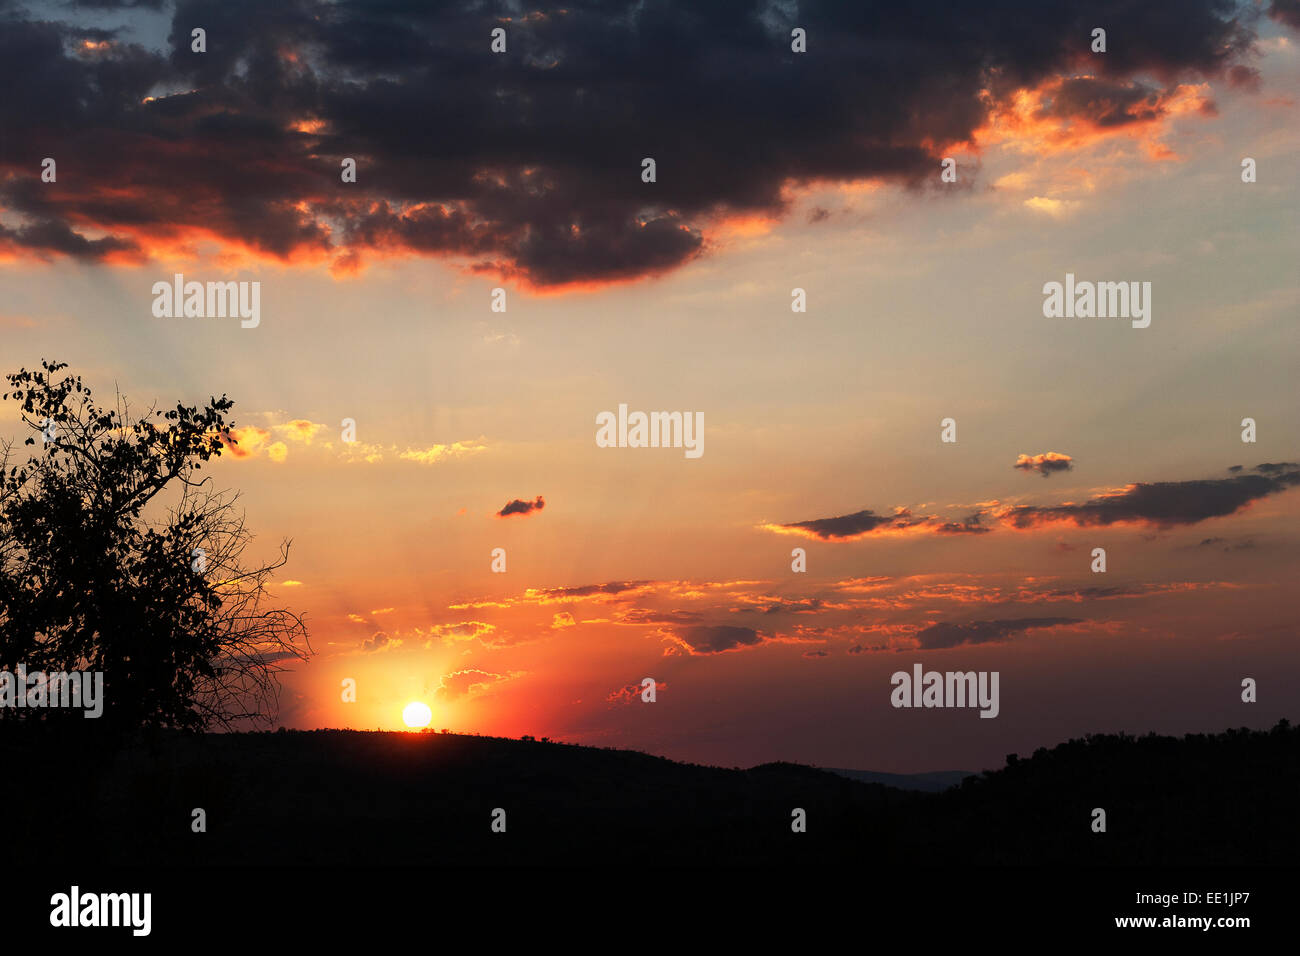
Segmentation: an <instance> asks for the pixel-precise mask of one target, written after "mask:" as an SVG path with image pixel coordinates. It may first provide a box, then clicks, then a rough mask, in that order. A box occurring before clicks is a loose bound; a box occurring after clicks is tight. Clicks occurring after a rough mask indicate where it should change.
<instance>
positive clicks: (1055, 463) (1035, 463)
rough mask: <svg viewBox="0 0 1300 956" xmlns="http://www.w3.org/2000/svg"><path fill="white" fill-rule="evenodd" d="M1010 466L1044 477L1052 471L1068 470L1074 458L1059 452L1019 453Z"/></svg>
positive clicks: (1072, 465)
mask: <svg viewBox="0 0 1300 956" xmlns="http://www.w3.org/2000/svg"><path fill="white" fill-rule="evenodd" d="M1012 467H1013V468H1018V469H1020V470H1021V471H1036V472H1038V473H1039V474H1040V475H1042V476H1043V477H1044V478H1046V477H1048V476H1049V475H1051V474H1052V473H1053V472H1057V471H1070V470H1071V469H1072V468H1073V467H1074V459H1073V458H1071V457H1070V456H1069V455H1062V454H1061V453H1060V452H1055V451H1048V452H1043V454H1041V455H1020V456H1019V457H1017V458H1016V463H1015V464H1014V465H1012Z"/></svg>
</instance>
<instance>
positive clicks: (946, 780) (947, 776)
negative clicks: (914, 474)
mask: <svg viewBox="0 0 1300 956" xmlns="http://www.w3.org/2000/svg"><path fill="white" fill-rule="evenodd" d="M821 769H822V770H825V771H826V772H827V773H838V774H839V775H840V776H841V777H848V778H849V779H850V780H861V781H862V782H863V783H880V784H884V785H885V786H886V787H897V788H898V789H899V790H922V791H924V792H926V793H939V792H940V791H942V790H947V789H949V788H950V787H955V786H957V785H958V784H960V783H961V782H962V781H963V780H965V779H966V778H967V777H969V776H971V775H972V774H973V773H974V771H972V770H934V771H931V772H930V773H879V772H877V771H875V770H841V769H838V768H836V767H822V768H821Z"/></svg>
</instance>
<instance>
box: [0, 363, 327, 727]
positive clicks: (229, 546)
mask: <svg viewBox="0 0 1300 956" xmlns="http://www.w3.org/2000/svg"><path fill="white" fill-rule="evenodd" d="M41 366H42V371H34V372H30V371H27V370H26V369H21V370H20V371H18V372H17V373H16V374H12V375H8V376H6V378H7V379H8V381H9V385H10V389H11V390H10V391H9V392H7V393H5V394H4V396H3V399H4V400H6V401H10V400H12V401H14V402H16V403H18V406H19V418H20V420H21V422H22V423H24V424H25V425H27V426H28V427H30V428H31V429H33V431H34V432H35V434H33V435H32V436H31V437H29V438H27V439H26V441H25V443H24V444H25V445H28V446H34V447H35V451H34V453H32V454H30V456H29V457H28V459H27V461H26V462H25V463H21V464H20V463H13V462H11V461H10V459H11V457H12V454H13V452H14V449H13V445H12V443H10V442H6V443H3V444H0V669H5V670H11V671H12V670H14V669H15V667H16V665H18V664H19V663H22V664H24V665H25V666H26V668H27V670H28V671H29V672H32V671H38V670H40V671H46V672H56V671H64V670H90V671H102V672H103V674H104V698H105V706H104V715H103V717H102V718H101V719H100V723H101V724H107V725H109V726H111V727H112V728H114V729H129V728H133V727H144V726H166V727H178V728H184V729H201V728H204V727H209V726H212V725H214V724H216V725H226V726H229V725H231V724H234V723H237V722H240V721H245V720H247V721H252V722H254V723H258V722H269V721H270V720H271V719H272V718H273V716H274V710H275V703H276V698H277V694H278V688H279V684H278V681H277V679H276V673H277V672H278V671H280V670H281V669H282V668H281V667H280V665H279V664H278V663H277V662H279V661H283V660H285V659H289V658H300V659H305V657H306V654H307V652H309V651H310V645H309V644H307V641H306V628H305V626H304V623H303V620H302V618H301V617H299V616H298V615H296V614H294V613H292V612H290V611H288V610H284V609H280V608H271V607H267V606H266V604H267V600H268V594H267V591H266V585H267V582H268V580H269V578H270V576H271V574H272V573H273V572H274V571H275V570H276V569H278V568H280V567H281V566H283V565H284V563H285V562H286V561H287V559H288V549H289V542H288V541H285V542H283V543H282V544H281V546H280V557H279V559H278V560H277V561H274V562H273V563H271V564H267V565H263V566H254V567H246V566H245V565H244V564H243V561H242V555H243V552H244V549H245V547H246V545H247V544H248V542H249V541H250V539H251V537H252V536H251V534H250V533H249V531H248V530H247V529H246V527H245V525H244V519H243V515H242V513H240V512H238V511H237V510H236V509H235V507H234V504H235V501H236V499H237V497H238V496H237V495H233V494H230V493H228V492H215V491H213V490H212V489H211V485H210V483H211V479H210V478H204V479H202V480H199V478H198V475H197V473H198V472H199V470H200V469H201V468H202V467H203V464H204V463H206V462H208V461H209V460H210V459H212V458H214V457H216V456H219V455H220V454H221V452H222V449H223V448H224V447H225V446H226V445H228V444H234V439H233V438H232V436H231V433H230V429H231V428H232V427H233V423H232V422H228V421H227V420H226V417H225V415H226V413H227V412H228V411H229V410H230V408H231V407H232V405H233V404H234V403H233V402H232V401H231V400H230V399H228V398H226V397H225V396H224V395H223V396H222V397H221V398H220V399H215V398H214V399H211V400H210V401H209V402H208V404H207V405H206V406H205V407H203V408H201V409H200V408H198V407H191V406H186V405H183V404H177V405H176V407H175V408H174V409H172V410H170V411H166V412H163V411H158V410H155V409H153V408H151V409H149V411H148V412H146V413H145V414H144V415H143V416H142V417H140V418H133V417H132V416H131V413H130V410H129V408H128V406H127V403H126V402H125V400H124V399H123V398H122V397H121V396H120V395H119V397H118V401H117V407H116V408H115V409H111V408H105V407H104V406H101V405H98V404H96V403H95V401H94V399H93V398H92V396H91V392H90V389H89V388H88V387H87V386H85V385H83V384H82V381H81V378H80V377H79V376H78V377H73V376H70V375H69V376H66V377H64V378H62V379H59V380H57V381H56V375H57V373H58V372H60V371H61V370H63V369H65V368H66V367H67V366H66V365H65V364H63V363H53V362H44V361H43V362H42V363H41ZM300 641H301V642H302V644H303V645H305V650H304V649H303V647H300V646H299V642H300ZM61 716H67V715H66V714H60V713H59V712H58V711H56V710H53V709H45V708H42V709H38V710H26V709H11V708H0V719H14V718H19V719H21V718H26V719H46V720H50V719H58V718H59V717H61ZM71 716H72V717H74V718H75V719H78V720H80V719H81V714H80V712H77V713H75V714H73V715H71Z"/></svg>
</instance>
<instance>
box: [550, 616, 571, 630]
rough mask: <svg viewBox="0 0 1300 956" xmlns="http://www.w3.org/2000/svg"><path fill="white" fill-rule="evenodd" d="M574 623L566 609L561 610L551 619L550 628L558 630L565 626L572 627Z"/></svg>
mask: <svg viewBox="0 0 1300 956" xmlns="http://www.w3.org/2000/svg"><path fill="white" fill-rule="evenodd" d="M576 623H577V622H576V621H574V619H573V615H572V614H570V613H569V612H568V611H561V612H560V613H558V614H556V615H555V616H554V617H553V618H552V619H551V629H552V630H557V631H558V630H562V629H563V628H566V627H573V625H574V624H576Z"/></svg>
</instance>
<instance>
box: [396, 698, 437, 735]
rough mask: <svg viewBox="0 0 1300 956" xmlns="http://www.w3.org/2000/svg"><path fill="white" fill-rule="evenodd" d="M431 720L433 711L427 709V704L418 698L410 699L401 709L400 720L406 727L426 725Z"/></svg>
mask: <svg viewBox="0 0 1300 956" xmlns="http://www.w3.org/2000/svg"><path fill="white" fill-rule="evenodd" d="M431 720H433V711H431V710H430V709H429V705H428V704H425V703H421V702H420V701H418V700H415V701H411V703H409V704H407V705H406V707H405V708H403V710H402V721H403V722H404V723H405V724H406V726H408V727H414V728H419V727H428V726H429V721H431Z"/></svg>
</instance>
